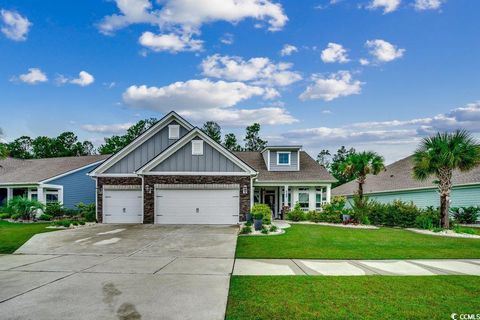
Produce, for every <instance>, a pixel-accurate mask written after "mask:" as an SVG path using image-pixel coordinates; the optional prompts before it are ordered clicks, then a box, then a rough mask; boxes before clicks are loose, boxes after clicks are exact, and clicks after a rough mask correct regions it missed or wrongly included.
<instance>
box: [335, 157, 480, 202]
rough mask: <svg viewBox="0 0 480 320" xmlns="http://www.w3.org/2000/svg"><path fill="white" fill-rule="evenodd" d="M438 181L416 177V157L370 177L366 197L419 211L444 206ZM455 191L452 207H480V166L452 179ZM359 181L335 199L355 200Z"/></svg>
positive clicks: (337, 190)
mask: <svg viewBox="0 0 480 320" xmlns="http://www.w3.org/2000/svg"><path fill="white" fill-rule="evenodd" d="M434 180H435V177H432V178H430V179H427V180H425V181H418V180H416V179H415V178H414V177H413V156H410V157H407V158H405V159H402V160H399V161H397V162H394V163H392V164H390V165H388V166H387V167H386V170H385V171H384V172H381V173H380V174H378V175H376V176H374V175H368V176H367V181H366V183H365V185H364V193H365V194H366V195H367V196H368V197H369V199H372V200H375V201H378V202H382V203H387V202H392V201H394V200H402V201H407V202H410V201H413V202H414V203H415V204H416V205H417V206H418V207H422V208H424V207H428V206H434V207H438V206H440V198H439V195H438V192H437V186H436V185H435V184H434ZM452 182H453V188H452V193H451V196H450V201H451V206H453V207H463V206H478V205H480V166H479V167H477V168H475V169H473V170H472V171H469V172H459V171H455V172H454V173H453V177H452ZM357 188H358V184H357V182H356V181H351V182H348V183H345V184H343V185H341V186H338V187H336V188H335V189H333V190H332V195H334V196H335V195H342V196H347V198H349V199H351V198H352V196H353V194H354V193H355V192H356V191H357Z"/></svg>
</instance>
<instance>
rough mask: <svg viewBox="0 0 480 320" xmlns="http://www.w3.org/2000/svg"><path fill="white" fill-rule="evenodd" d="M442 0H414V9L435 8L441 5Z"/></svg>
mask: <svg viewBox="0 0 480 320" xmlns="http://www.w3.org/2000/svg"><path fill="white" fill-rule="evenodd" d="M443 2H444V1H443V0H415V5H414V6H415V9H416V10H419V11H422V10H437V9H440V7H441V6H442V3H443Z"/></svg>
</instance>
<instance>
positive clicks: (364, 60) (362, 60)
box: [358, 58, 370, 66]
mask: <svg viewBox="0 0 480 320" xmlns="http://www.w3.org/2000/svg"><path fill="white" fill-rule="evenodd" d="M358 62H360V64H361V65H362V66H368V65H369V64H370V61H368V59H365V58H361V59H360V60H358Z"/></svg>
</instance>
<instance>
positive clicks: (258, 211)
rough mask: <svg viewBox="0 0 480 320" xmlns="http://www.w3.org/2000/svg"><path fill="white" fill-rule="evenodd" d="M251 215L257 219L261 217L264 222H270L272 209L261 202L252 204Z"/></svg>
mask: <svg viewBox="0 0 480 320" xmlns="http://www.w3.org/2000/svg"><path fill="white" fill-rule="evenodd" d="M252 216H253V218H254V219H257V220H259V219H262V220H263V223H264V224H270V223H271V222H272V210H271V209H270V207H269V206H268V205H266V204H263V203H257V204H254V205H253V207H252Z"/></svg>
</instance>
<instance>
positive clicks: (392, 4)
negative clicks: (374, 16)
mask: <svg viewBox="0 0 480 320" xmlns="http://www.w3.org/2000/svg"><path fill="white" fill-rule="evenodd" d="M400 2H401V0H372V1H371V2H370V4H369V5H368V8H369V9H383V13H384V14H385V13H390V12H393V11H395V10H397V9H398V7H399V6H400Z"/></svg>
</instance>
